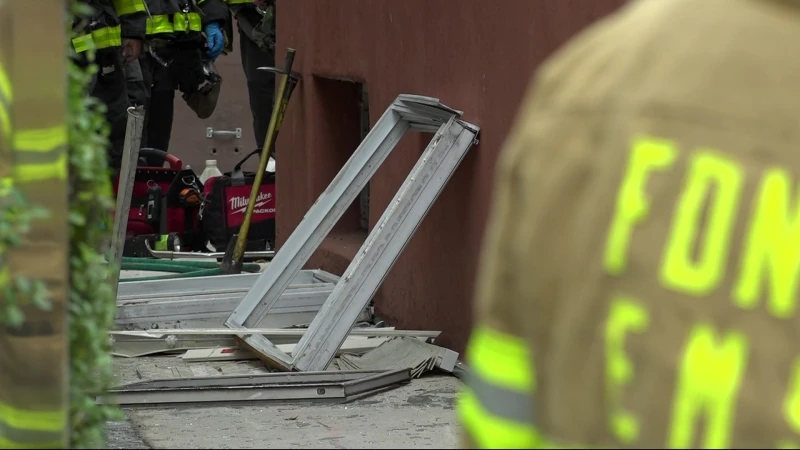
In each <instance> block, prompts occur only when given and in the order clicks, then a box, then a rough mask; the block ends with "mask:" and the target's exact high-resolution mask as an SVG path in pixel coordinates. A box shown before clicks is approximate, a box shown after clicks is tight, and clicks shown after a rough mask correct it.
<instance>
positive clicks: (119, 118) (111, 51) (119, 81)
mask: <svg viewBox="0 0 800 450" xmlns="http://www.w3.org/2000/svg"><path fill="white" fill-rule="evenodd" d="M122 61H123V60H122V49H121V48H120V47H114V48H105V49H102V50H99V51H98V52H97V56H96V59H95V62H96V64H97V80H96V81H95V84H94V86H93V89H92V92H91V93H90V95H91V96H92V97H95V98H97V99H98V100H100V101H101V102H103V104H104V105H105V106H106V120H107V121H108V124H109V126H110V128H111V132H110V134H109V136H108V139H109V141H110V146H109V151H108V165H109V167H110V168H111V169H112V170H113V171H114V173H116V172H118V171H119V170H120V168H121V167H122V150H123V148H124V146H125V129H126V128H127V126H128V89H127V80H126V78H125V70H124V68H123V62H122Z"/></svg>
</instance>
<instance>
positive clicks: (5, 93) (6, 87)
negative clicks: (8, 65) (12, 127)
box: [0, 67, 11, 102]
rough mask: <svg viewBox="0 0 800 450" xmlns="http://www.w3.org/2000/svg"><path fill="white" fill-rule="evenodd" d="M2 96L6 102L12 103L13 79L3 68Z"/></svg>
mask: <svg viewBox="0 0 800 450" xmlns="http://www.w3.org/2000/svg"><path fill="white" fill-rule="evenodd" d="M0 96H2V97H3V98H4V99H5V100H6V101H8V102H10V101H11V79H10V78H9V76H8V74H7V73H6V71H5V70H3V68H2V67H0Z"/></svg>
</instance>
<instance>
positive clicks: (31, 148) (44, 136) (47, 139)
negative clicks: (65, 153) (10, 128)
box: [14, 125, 67, 152]
mask: <svg viewBox="0 0 800 450" xmlns="http://www.w3.org/2000/svg"><path fill="white" fill-rule="evenodd" d="M66 144H67V126H66V125H58V126H55V127H52V128H44V129H40V130H22V131H18V132H16V133H14V150H16V151H23V152H49V151H53V150H55V149H57V148H58V147H61V146H64V145H66Z"/></svg>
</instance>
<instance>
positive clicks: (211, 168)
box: [200, 159, 222, 184]
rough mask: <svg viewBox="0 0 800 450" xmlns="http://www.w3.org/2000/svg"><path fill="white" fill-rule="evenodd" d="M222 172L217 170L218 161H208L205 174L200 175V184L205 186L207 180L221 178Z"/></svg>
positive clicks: (204, 170)
mask: <svg viewBox="0 0 800 450" xmlns="http://www.w3.org/2000/svg"><path fill="white" fill-rule="evenodd" d="M221 176H222V172H220V171H219V169H218V168H217V160H216V159H208V160H206V168H205V169H203V173H201V174H200V182H201V183H203V184H205V182H206V180H208V179H209V178H213V177H221Z"/></svg>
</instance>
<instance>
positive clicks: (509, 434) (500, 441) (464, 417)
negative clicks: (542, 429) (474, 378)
mask: <svg viewBox="0 0 800 450" xmlns="http://www.w3.org/2000/svg"><path fill="white" fill-rule="evenodd" d="M457 405H458V408H457V410H458V413H457V414H458V417H459V419H460V420H461V423H462V425H463V426H464V428H465V429H466V431H467V432H468V433H469V434H470V437H471V438H472V440H473V441H474V443H475V445H476V446H477V447H478V448H534V447H536V446H537V445H540V442H541V439H540V437H539V433H538V432H537V430H536V428H535V427H534V426H533V425H532V424H520V423H518V422H513V421H509V420H505V419H502V418H499V417H496V416H493V415H492V414H489V413H488V412H487V411H486V410H485V409H484V408H483V406H482V405H481V403H480V402H479V401H478V399H477V398H476V397H475V395H474V394H473V393H472V391H470V390H469V389H466V390H464V391H462V392H461V394H460V395H459V396H458V399H457Z"/></svg>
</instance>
